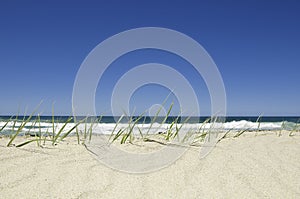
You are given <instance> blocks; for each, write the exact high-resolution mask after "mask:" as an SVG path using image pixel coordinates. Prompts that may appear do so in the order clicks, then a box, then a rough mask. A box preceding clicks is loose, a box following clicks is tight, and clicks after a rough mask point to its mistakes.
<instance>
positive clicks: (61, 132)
mask: <svg viewBox="0 0 300 199" xmlns="http://www.w3.org/2000/svg"><path fill="white" fill-rule="evenodd" d="M165 103H166V99H165V100H164V102H163V104H164V105H165ZM39 106H40V104H39V105H38V106H37V107H36V108H35V109H34V111H33V112H32V113H31V114H30V115H29V116H24V117H22V118H21V117H20V116H19V114H17V115H15V116H12V117H10V118H9V119H8V120H7V121H6V122H5V123H4V124H3V126H1V127H0V134H1V132H2V131H3V130H4V129H7V126H8V124H9V123H10V122H12V126H9V128H10V129H11V131H12V134H11V135H9V142H8V143H7V146H16V147H23V146H25V145H27V144H30V143H36V144H37V146H38V147H42V146H43V145H45V143H46V142H49V143H51V144H52V145H53V146H55V145H57V144H58V143H60V142H62V141H63V140H64V139H65V138H66V137H68V136H69V135H70V134H72V133H75V135H76V138H77V143H78V144H80V140H83V142H82V144H85V142H90V141H91V140H92V135H93V131H94V127H95V126H96V125H97V124H99V123H100V122H101V120H102V116H101V117H100V118H97V117H96V118H92V117H90V118H88V117H86V118H84V119H82V120H80V121H76V118H73V117H68V118H67V120H66V121H64V122H63V123H60V124H58V123H59V122H58V121H55V116H54V115H55V113H54V104H52V117H51V123H52V124H51V126H50V128H47V131H46V132H43V131H42V126H41V117H40V113H37V110H38V107H39ZM173 106H174V103H171V104H170V105H169V107H168V109H167V112H166V115H165V117H164V118H162V121H161V122H160V123H159V127H158V128H157V127H155V128H157V132H155V131H153V129H154V127H153V124H154V123H155V122H156V121H157V118H158V115H159V113H160V111H161V110H162V108H163V106H161V107H160V108H159V109H158V110H157V112H156V114H155V115H154V117H153V118H152V120H151V122H150V125H149V127H148V128H140V127H141V125H144V124H145V117H144V113H142V114H141V115H139V116H137V117H133V116H128V115H127V114H126V113H124V114H123V115H122V116H121V117H120V118H119V119H118V121H117V122H116V123H115V126H114V128H113V130H112V132H111V134H110V136H109V139H108V141H109V142H110V143H113V142H116V141H118V142H120V144H125V143H131V144H132V143H134V142H135V140H136V139H141V140H143V141H145V142H157V143H160V144H164V145H168V144H171V143H179V144H182V145H198V146H199V145H201V144H202V143H203V142H204V140H205V139H207V138H208V137H207V136H210V133H211V132H214V130H215V129H214V122H215V120H213V119H212V118H208V119H206V120H205V121H204V122H202V124H201V125H200V127H198V128H197V129H189V130H188V131H187V133H185V135H184V136H183V138H181V134H180V131H181V130H182V128H183V126H184V125H185V124H186V123H188V121H189V119H190V117H187V118H186V119H185V120H184V121H181V122H179V120H180V119H181V116H180V115H181V114H179V115H178V116H177V117H175V118H174V119H173V121H172V122H171V123H170V124H167V125H166V122H167V119H168V118H169V117H170V114H171V112H172V109H173ZM24 115H26V114H24ZM34 115H36V117H35V119H33V116H34ZM131 115H134V114H133V113H132V114H131ZM124 117H127V120H128V123H127V124H125V125H124V124H122V127H120V123H121V121H122V119H123V118H124ZM261 117H262V115H261V116H259V117H258V118H257V120H256V123H257V131H255V135H256V134H257V133H258V131H260V126H261ZM142 118H144V120H143V121H142ZM73 121H74V122H73ZM29 122H31V128H29V130H28V131H27V132H25V133H24V135H31V137H29V138H28V137H27V139H28V140H26V141H24V142H22V143H19V144H15V139H16V137H17V136H19V135H22V132H24V130H23V129H24V127H25V126H26V125H28V123H29ZM81 124H82V126H80V127H84V128H83V131H81V130H79V128H78V127H79V125H81ZM208 124H209V125H210V127H209V128H206V125H208ZM162 125H166V128H165V131H163V133H159V132H158V131H159V130H161V127H162ZM285 128H286V124H285V122H282V126H281V129H280V132H279V136H281V135H282V130H284V129H285ZM32 129H34V130H32ZM81 129H82V128H81ZM233 129H234V128H232V129H229V130H226V131H225V130H224V131H223V130H222V129H220V131H222V133H224V134H222V137H221V138H219V140H218V141H220V140H222V139H224V138H227V136H228V135H229V133H230V132H232V131H233ZM249 130H250V129H242V130H240V131H235V132H236V133H235V134H234V135H233V136H232V137H233V138H238V137H240V136H241V135H243V134H244V133H245V132H247V131H249ZM31 131H33V132H31ZM150 131H151V135H150V134H149V132H150ZM297 131H299V122H297V123H296V124H295V125H294V126H292V129H290V130H289V132H288V133H289V134H288V135H289V136H294V135H295V133H296V132H297ZM152 134H153V135H155V136H153V135H152ZM33 136H34V137H33Z"/></svg>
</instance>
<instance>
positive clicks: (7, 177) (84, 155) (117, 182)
mask: <svg viewBox="0 0 300 199" xmlns="http://www.w3.org/2000/svg"><path fill="white" fill-rule="evenodd" d="M22 139H23V138H18V140H17V142H21V141H22ZM7 142H8V139H7V138H0V198H300V136H299V135H296V136H293V137H289V136H287V135H286V134H285V135H283V136H281V137H278V136H276V135H275V133H268V134H267V135H258V136H254V133H253V132H252V133H247V134H245V135H242V136H241V137H239V138H227V139H223V140H222V141H221V142H220V143H218V144H217V146H216V147H215V149H214V150H213V151H212V152H211V153H210V154H209V155H208V156H207V157H206V158H204V159H201V160H200V159H199V158H198V155H199V149H198V148H195V147H193V148H190V149H189V150H188V151H187V152H186V153H185V154H184V155H183V156H182V157H181V158H180V159H179V160H178V161H176V162H175V163H174V164H172V165H171V166H169V167H167V168H164V169H162V170H159V171H157V172H152V173H148V174H128V173H123V172H118V171H115V170H112V169H110V168H107V167H106V166H104V165H102V164H101V163H100V162H99V161H98V160H96V159H95V158H94V156H93V155H92V154H90V153H89V152H88V151H87V150H86V149H85V147H84V146H82V145H77V144H76V142H75V140H74V138H68V140H67V141H66V142H64V143H61V144H59V145H58V146H55V147H53V146H51V145H50V144H48V145H46V147H45V148H38V147H37V146H36V144H35V143H31V144H30V145H27V146H25V147H23V148H15V147H5V144H6V143H7ZM151 144H152V145H153V143H151ZM130 147H131V150H132V146H130ZM137 149H138V147H137Z"/></svg>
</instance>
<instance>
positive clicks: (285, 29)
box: [0, 0, 300, 115]
mask: <svg viewBox="0 0 300 199" xmlns="http://www.w3.org/2000/svg"><path fill="white" fill-rule="evenodd" d="M299 24H300V3H299V1H254V0H252V1H121V0H119V1H43V2H42V1H14V0H12V1H8V0H7V1H1V2H0V27H1V30H0V68H1V91H2V92H1V97H0V104H1V107H0V114H1V115H8V114H13V113H16V112H17V111H18V109H20V110H21V111H24V109H25V107H26V106H28V109H29V111H30V110H32V109H33V108H34V107H35V106H36V105H37V104H38V103H39V102H40V101H41V100H43V104H42V106H41V108H40V109H41V111H42V112H43V114H44V115H49V114H51V104H52V102H53V101H55V109H56V114H58V115H61V114H63V115H68V114H71V107H72V101H71V100H72V89H73V83H74V80H75V77H76V73H77V71H78V69H79V67H80V65H81V63H82V61H83V60H84V58H85V57H86V56H87V55H88V53H89V52H90V51H91V50H92V49H93V48H94V47H95V46H97V45H98V44H99V43H100V42H101V41H103V40H105V39H106V38H108V37H110V36H112V35H114V34H117V33H119V32H122V31H125V30H128V29H132V28H139V27H148V26H152V27H164V28H170V29H174V30H177V31H180V32H182V33H184V34H186V35H188V36H190V37H192V38H193V39H195V40H196V41H198V42H199V43H200V44H201V45H202V46H203V47H204V48H205V49H206V51H207V52H208V53H209V54H210V56H211V57H212V58H213V60H214V61H215V63H216V64H217V66H218V68H219V70H220V73H221V75H222V77H223V81H224V84H225V88H226V93H227V113H228V115H260V114H264V115H300V106H299V101H300V92H299V91H300V89H299V85H300V78H299V75H300V26H299ZM126 56H127V57H126ZM126 56H124V57H120V59H118V60H116V62H114V64H112V66H111V68H109V70H108V71H107V73H106V75H105V76H104V77H103V80H101V81H100V82H99V86H98V89H97V95H96V107H97V112H99V113H104V114H105V113H109V109H110V103H109V102H110V101H109V99H110V94H111V89H112V85H113V84H114V83H115V82H116V81H117V79H118V78H119V77H120V75H121V74H122V71H123V72H126V71H125V69H130V68H132V67H134V66H135V65H137V64H143V63H148V62H158V63H164V64H170V65H172V66H174V68H177V69H178V70H181V73H182V74H184V75H185V76H186V78H187V79H188V80H190V81H191V82H192V84H193V85H197V88H196V90H197V96H198V97H199V98H200V102H201V103H200V108H201V110H203V112H202V114H204V115H205V114H209V110H210V109H209V106H210V102H209V94H208V92H207V90H206V87H205V84H204V82H203V80H202V79H201V77H200V76H196V75H195V73H194V71H193V69H191V67H189V66H188V64H187V63H185V62H184V61H183V60H181V59H180V58H178V57H176V56H174V55H172V54H170V53H165V52H159V51H155V50H152V51H151V50H148V51H147V50H145V51H143V52H135V53H130V54H128V55H126ZM120 65H126V67H125V68H123V69H122V70H119V69H120V67H119V66H120ZM183 68H184V69H183ZM168 92H169V91H168V90H167V89H165V88H162V87H159V86H155V85H152V86H148V87H147V86H146V87H144V88H141V89H139V90H138V91H137V92H136V93H135V94H134V96H133V97H132V106H136V107H137V110H142V109H143V108H145V107H149V106H150V105H151V104H155V103H160V102H161V101H162V100H163V99H164V97H165V96H166V95H167V94H168ZM170 100H174V101H175V103H177V102H176V99H175V98H174V96H171V98H170ZM18 107H19V108H18Z"/></svg>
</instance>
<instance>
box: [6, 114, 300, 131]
mask: <svg viewBox="0 0 300 199" xmlns="http://www.w3.org/2000/svg"><path fill="white" fill-rule="evenodd" d="M27 118H28V116H18V118H16V117H15V116H13V117H12V116H0V135H1V134H2V135H9V134H12V133H14V132H15V131H16V129H18V128H19V127H20V126H21V125H22V124H23V122H24V121H25V120H26V119H27ZM68 118H69V116H54V125H53V124H52V116H40V118H39V119H38V117H37V116H33V117H32V118H31V119H30V121H29V122H27V123H26V124H25V126H24V127H23V128H22V132H21V133H20V135H22V134H23V135H24V134H26V133H28V134H32V133H37V132H41V133H45V132H52V131H53V126H55V129H60V128H61V127H62V126H63V125H64V124H65V122H66V121H67V120H68ZM85 118H86V117H76V121H80V120H83V121H84V122H83V123H82V124H80V125H79V126H78V129H79V130H80V131H81V132H83V131H86V129H87V128H89V126H91V125H92V126H93V133H96V134H97V133H98V134H111V132H112V131H113V129H114V127H115V126H116V123H117V121H118V120H119V119H120V117H112V116H103V117H97V119H98V121H97V122H96V123H95V122H94V121H95V117H94V118H87V119H86V120H85ZM208 118H210V117H208V116H206V117H190V118H187V117H181V118H177V117H175V116H169V117H167V118H164V117H157V118H155V121H154V122H152V121H153V119H154V118H153V117H142V118H138V116H136V117H132V118H131V122H132V123H133V122H135V121H136V126H137V127H139V129H140V130H142V131H143V130H144V131H146V130H147V129H149V128H152V129H151V131H150V132H152V133H155V132H163V131H165V130H166V129H167V128H168V126H170V124H171V123H172V122H173V121H175V120H176V119H177V123H178V124H180V123H181V124H182V123H184V125H183V126H184V128H182V129H183V130H188V129H195V130H196V129H199V128H200V127H201V128H203V129H205V128H211V127H212V125H213V124H212V123H210V122H205V121H206V120H207V119H208ZM100 119H101V120H100ZM129 120H130V118H128V117H123V118H122V120H120V122H119V124H118V128H126V127H127V126H128V122H129ZM137 120H138V121H137ZM162 122H163V123H164V124H161V123H162ZM299 122H300V116H297V117H295V116H276V117H274V116H263V117H254V116H229V117H226V118H225V120H224V121H223V122H222V124H221V126H222V129H224V130H229V129H231V130H280V129H281V130H298V129H299V128H300V125H298V123H299ZM151 123H153V124H151ZM219 123H220V122H219ZM74 125H75V121H74V119H72V120H70V121H69V123H68V124H67V125H66V126H65V128H64V130H67V129H71V128H72V127H73V126H74ZM218 128H219V127H218Z"/></svg>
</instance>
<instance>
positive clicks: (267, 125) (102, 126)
mask: <svg viewBox="0 0 300 199" xmlns="http://www.w3.org/2000/svg"><path fill="white" fill-rule="evenodd" d="M5 123H6V122H0V128H1V127H2V126H4V125H5ZM282 124H283V122H261V123H258V122H251V121H246V120H240V121H231V122H225V123H222V124H220V123H219V124H213V123H205V124H203V123H196V124H195V123H185V124H184V125H183V127H182V128H181V130H183V131H188V130H193V131H198V130H199V129H202V130H203V129H211V128H218V129H224V130H229V129H232V130H243V129H245V130H276V129H280V128H282ZM14 125H15V131H16V129H17V128H18V127H19V126H21V125H22V122H16V123H15V124H14V122H13V121H11V122H9V123H8V124H7V126H6V127H5V128H4V129H3V130H4V131H5V130H8V131H9V130H12V128H13V126H14ZM63 125H64V123H55V124H54V127H55V131H56V133H57V132H58V131H59V130H60V129H61V128H62V127H63ZM74 125H75V123H68V124H67V125H66V126H65V128H64V131H63V132H67V131H68V130H70V129H71V128H72V127H74ZM91 125H92V124H91V123H87V124H84V123H83V124H79V125H78V128H77V129H78V131H79V132H80V133H84V132H87V131H89V130H90V129H91ZM115 125H116V124H115V123H95V124H93V126H92V132H93V133H96V134H108V135H109V134H111V133H112V131H113V130H114V128H115ZM32 126H35V128H32ZM39 126H41V128H39ZM179 126H181V124H178V127H179ZM128 127H129V125H128V124H123V123H120V124H118V126H117V127H116V129H115V133H116V132H118V130H120V129H124V128H128ZM131 127H132V124H131ZM173 127H174V128H175V126H173ZM129 128H130V127H129ZM168 128H170V124H159V123H153V124H136V125H135V128H134V130H135V132H138V129H139V130H141V131H142V133H158V132H165V131H166V130H167V129H168ZM149 129H150V130H149ZM26 131H27V132H28V131H30V132H39V131H41V132H43V133H45V132H47V131H48V132H51V133H52V131H53V126H52V123H51V122H41V123H40V124H39V123H34V122H28V123H27V124H26V126H25V127H24V128H23V130H22V132H25V133H26ZM74 132H75V130H74Z"/></svg>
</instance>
